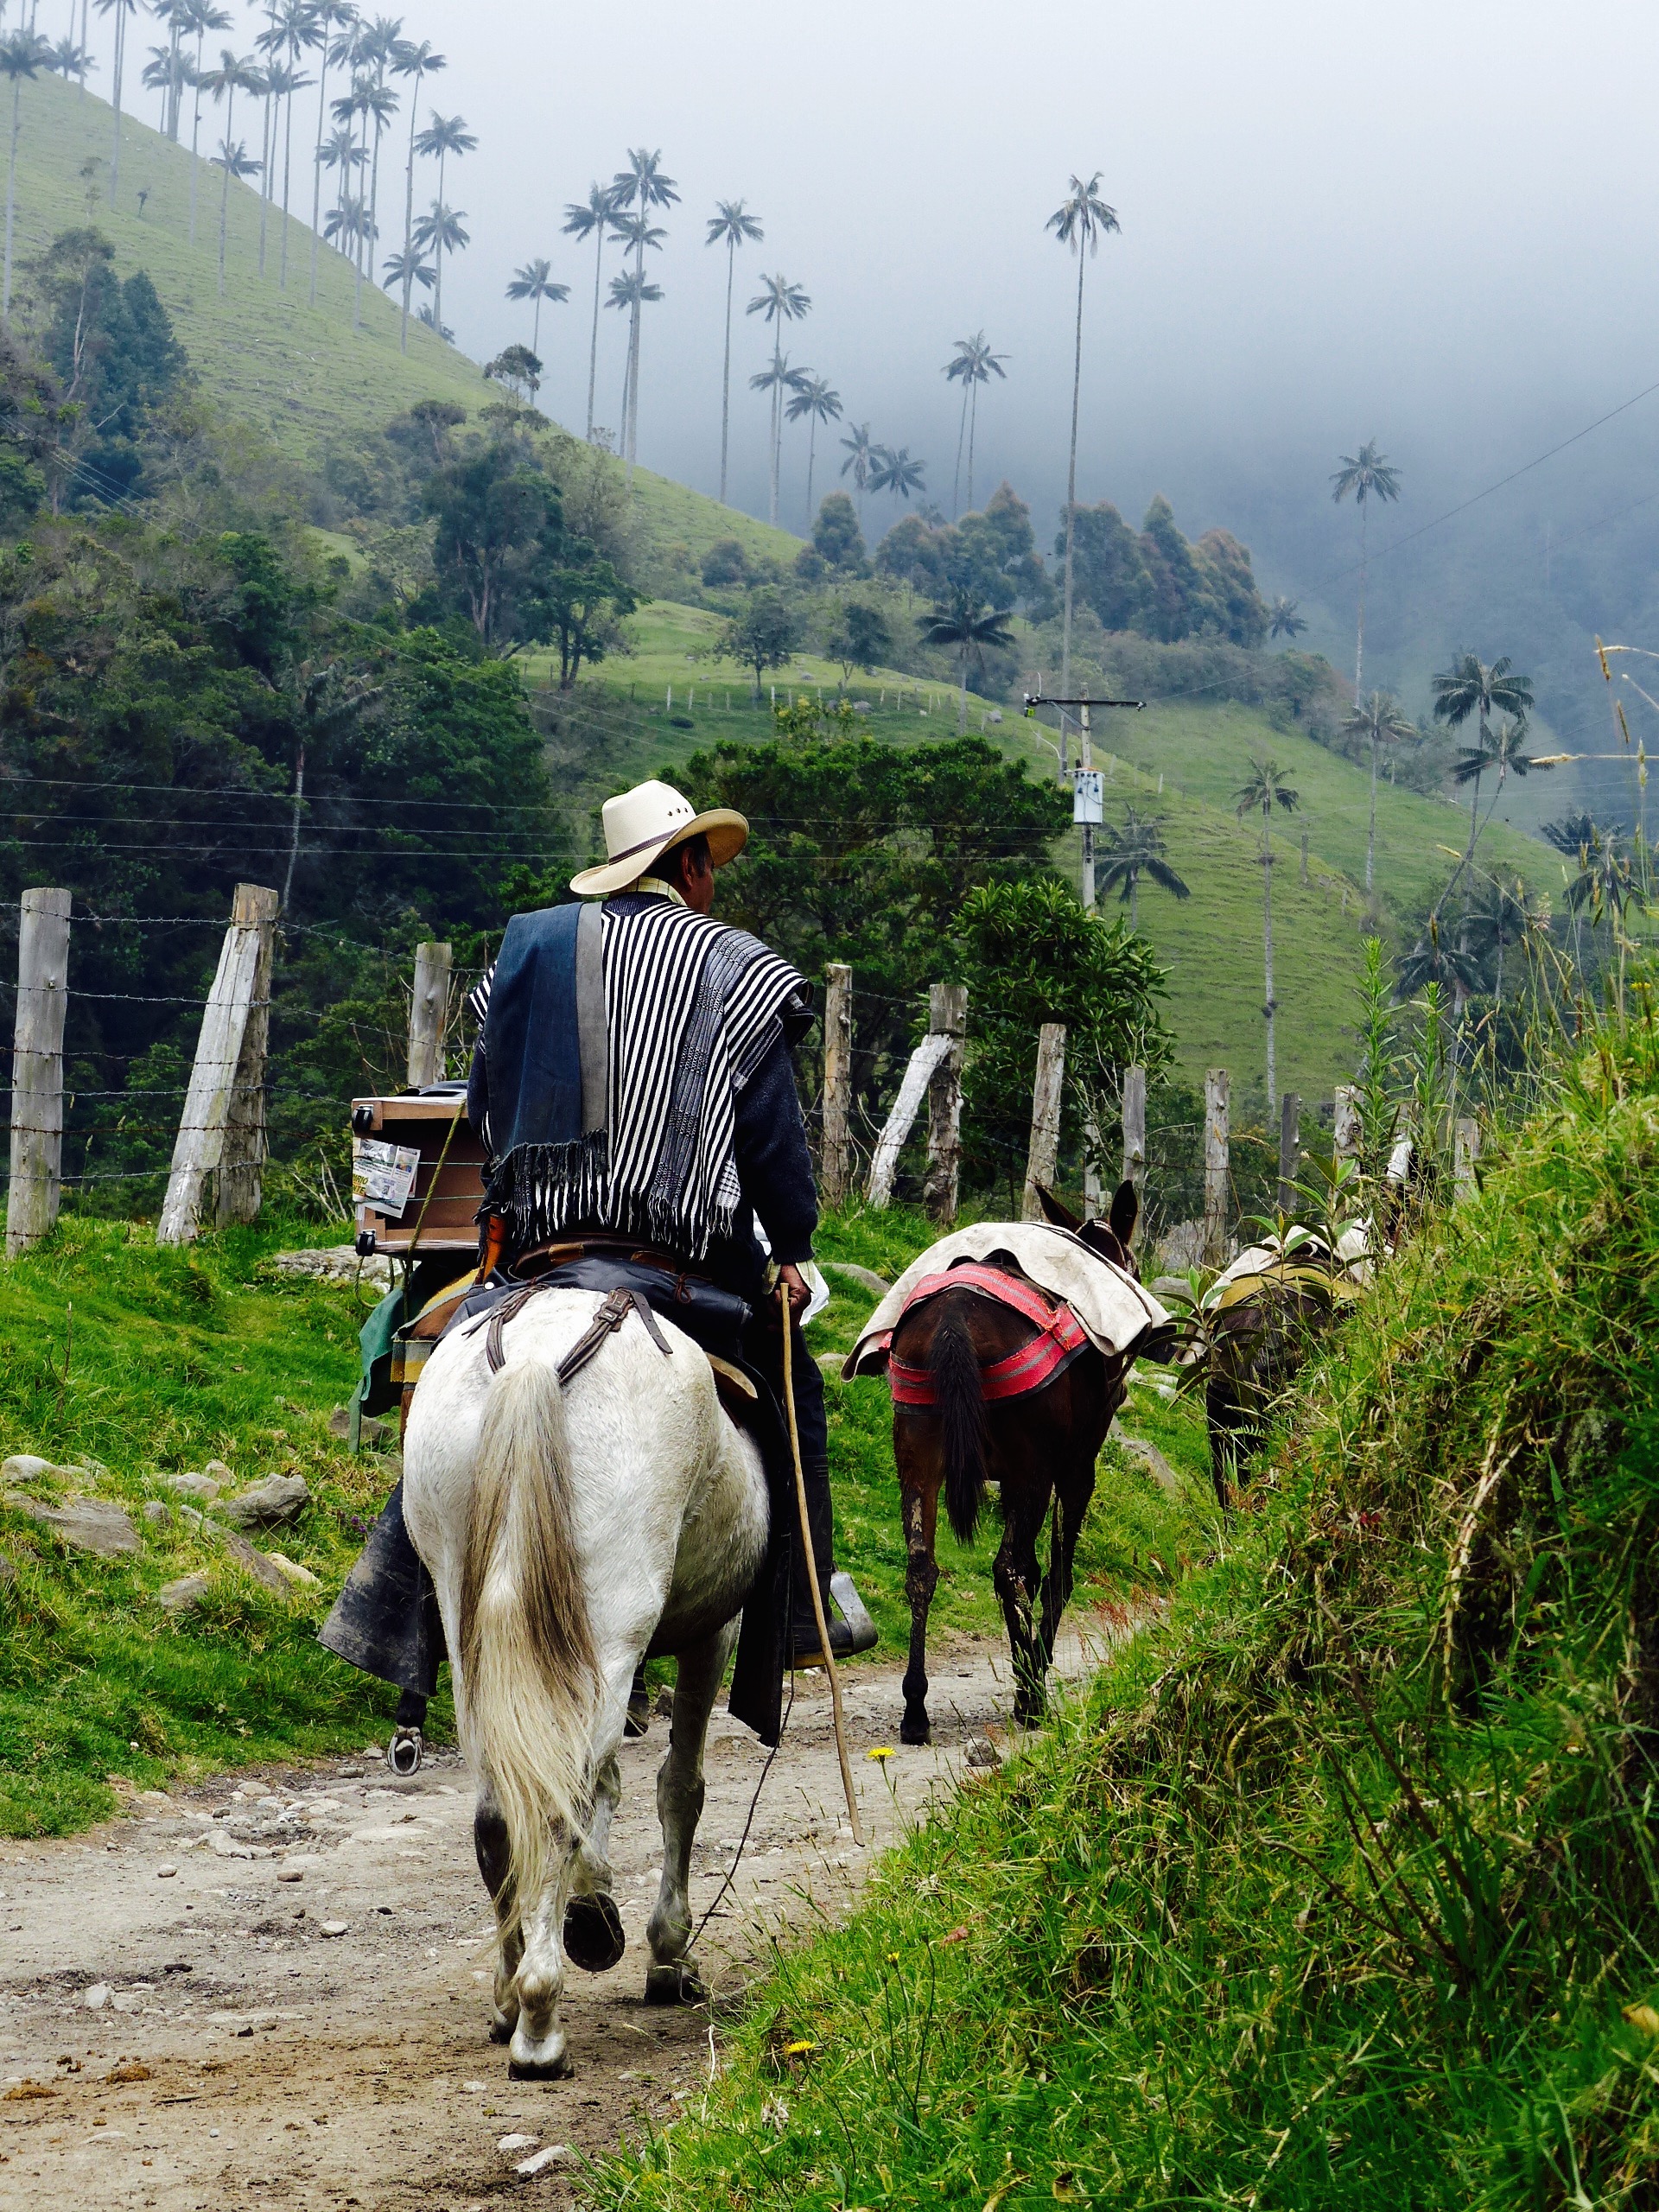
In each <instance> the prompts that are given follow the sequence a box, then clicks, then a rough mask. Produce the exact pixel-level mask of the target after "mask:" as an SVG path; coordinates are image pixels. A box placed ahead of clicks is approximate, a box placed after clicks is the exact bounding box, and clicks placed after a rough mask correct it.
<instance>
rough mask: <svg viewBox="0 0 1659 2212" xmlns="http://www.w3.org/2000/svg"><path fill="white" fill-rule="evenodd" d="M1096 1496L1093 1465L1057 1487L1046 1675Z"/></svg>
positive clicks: (1046, 1595)
mask: <svg viewBox="0 0 1659 2212" xmlns="http://www.w3.org/2000/svg"><path fill="white" fill-rule="evenodd" d="M1094 1494H1095V1470H1094V1464H1093V1462H1092V1461H1090V1465H1088V1466H1087V1467H1085V1468H1084V1471H1083V1472H1082V1473H1081V1474H1080V1475H1077V1476H1074V1477H1072V1478H1071V1479H1070V1480H1066V1481H1062V1482H1058V1483H1057V1484H1055V1485H1054V1520H1053V1524H1052V1527H1051V1529H1050V1530H1049V1540H1048V1573H1046V1575H1045V1576H1044V1577H1043V1625H1042V1634H1041V1637H1040V1648H1041V1653H1042V1662H1043V1672H1044V1674H1045V1675H1046V1674H1047V1672H1048V1670H1049V1669H1050V1668H1051V1667H1052V1665H1053V1663H1054V1646H1055V1643H1056V1642H1057V1641H1058V1637H1059V1633H1060V1615H1061V1614H1062V1613H1063V1612H1064V1611H1065V1609H1066V1607H1067V1606H1068V1605H1070V1604H1071V1590H1072V1577H1071V1567H1072V1561H1073V1560H1074V1559H1075V1558H1076V1556H1077V1538H1078V1536H1079V1535H1080V1534H1081V1533H1082V1529H1083V1516H1084V1514H1085V1513H1087V1511H1088V1510H1089V1501H1090V1498H1091V1497H1093V1496H1094Z"/></svg>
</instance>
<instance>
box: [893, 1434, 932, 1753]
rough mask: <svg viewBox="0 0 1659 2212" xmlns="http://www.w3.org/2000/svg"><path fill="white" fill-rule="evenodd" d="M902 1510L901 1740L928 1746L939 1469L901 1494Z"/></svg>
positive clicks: (901, 1741) (929, 1734) (906, 1742)
mask: <svg viewBox="0 0 1659 2212" xmlns="http://www.w3.org/2000/svg"><path fill="white" fill-rule="evenodd" d="M901 1508H902V1510H903V1513H904V1521H905V1548H906V1552H907V1554H908V1555H909V1556H908V1562H907V1564H906V1568H905V1595H906V1598H908V1599H909V1600H910V1663H909V1664H908V1665H907V1666H906V1669H905V1679H904V1681H903V1683H902V1685H901V1688H903V1690H904V1694H905V1717H904V1719H902V1720H901V1721H900V1722H899V1742H900V1743H901V1744H925V1743H926V1742H927V1741H928V1740H929V1738H930V1736H931V1728H930V1726H929V1724H928V1718H927V1616H928V1611H929V1609H930V1607H931V1605H932V1603H933V1592H935V1590H937V1589H938V1584H939V1570H938V1563H937V1561H936V1560H935V1559H934V1556H933V1545H934V1538H935V1535H936V1533H937V1531H938V1519H939V1484H938V1471H937V1468H936V1469H935V1470H934V1472H933V1479H932V1480H931V1481H928V1480H925V1479H924V1480H923V1482H922V1484H921V1485H920V1487H918V1488H917V1489H914V1490H912V1489H910V1488H908V1487H906V1489H905V1490H904V1491H902V1492H901Z"/></svg>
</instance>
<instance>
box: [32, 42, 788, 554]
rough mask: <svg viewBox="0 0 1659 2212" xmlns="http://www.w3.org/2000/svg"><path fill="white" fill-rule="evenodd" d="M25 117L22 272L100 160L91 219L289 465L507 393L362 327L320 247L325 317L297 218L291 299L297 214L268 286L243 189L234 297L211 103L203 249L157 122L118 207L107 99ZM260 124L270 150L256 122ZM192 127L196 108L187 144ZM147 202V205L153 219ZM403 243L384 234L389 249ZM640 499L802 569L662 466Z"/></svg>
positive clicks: (388, 323)
mask: <svg viewBox="0 0 1659 2212" xmlns="http://www.w3.org/2000/svg"><path fill="white" fill-rule="evenodd" d="M143 99H144V105H145V107H146V109H147V110H151V111H153V107H154V102H153V100H152V99H151V96H150V95H149V94H148V93H146V94H145V95H144V96H143ZM245 119H246V118H245ZM251 120H252V130H253V138H254V150H255V151H256V153H257V140H258V118H257V114H256V115H254V116H253V117H252V119H251ZM188 121H189V118H188V112H187V115H186V118H185V127H186V130H187V133H188ZM304 134H305V125H304V124H303V122H302V118H301V116H300V115H299V113H297V112H296V118H295V134H294V135H295V144H294V186H293V197H292V200H291V203H290V204H291V206H292V207H293V208H294V209H295V211H296V213H297V212H298V211H299V210H300V209H301V208H302V207H303V209H304V211H305V212H306V213H308V212H309V208H310V177H311V166H310V161H309V155H308V141H307V140H306V138H305V135H304ZM113 136H114V131H113V118H112V116H111V110H110V108H109V107H108V105H106V104H105V102H104V101H103V100H101V99H99V98H98V97H97V96H96V94H94V93H92V92H89V93H88V94H87V95H86V98H85V99H82V97H81V95H80V93H79V91H78V90H77V89H76V88H75V87H74V86H70V85H67V84H65V83H64V82H63V80H62V79H60V78H56V77H52V76H42V77H41V78H39V79H35V81H34V82H32V83H25V84H24V86H23V87H22V136H21V138H20V141H19V150H18V160H17V237H16V256H17V258H18V260H19V261H20V262H21V261H22V260H24V259H27V258H28V257H29V256H30V255H31V254H35V253H37V252H39V251H41V250H42V249H43V248H44V247H45V246H46V245H48V244H49V242H50V241H51V239H52V238H54V237H56V236H57V234H58V233H59V232H61V231H65V230H68V229H70V228H73V227H74V226H79V225H81V224H85V223H86V221H88V219H89V215H88V207H87V186H86V181H85V180H84V179H83V178H82V176H81V175H80V174H79V171H80V168H81V166H82V164H83V163H84V162H87V161H89V160H90V161H93V162H98V163H99V165H100V166H99V168H98V170H97V172H96V175H95V176H94V179H93V183H94V185H95V186H96V188H97V189H98V193H99V197H98V199H97V200H96V202H95V203H94V205H93V206H92V211H91V215H90V219H91V220H92V222H93V223H95V224H96V225H97V226H98V228H99V229H100V230H101V231H103V232H105V235H106V236H107V237H108V238H109V239H110V240H111V244H112V245H114V247H115V250H116V259H117V264H118V268H119V269H120V270H121V272H122V273H123V274H124V275H126V274H129V273H130V271H131V270H135V269H143V270H147V271H148V272H149V277H150V280H151V282H152V283H154V284H155V286H156V290H157V292H158V293H159V294H160V295H161V298H162V304H163V306H164V307H165V308H167V311H168V315H170V316H171V317H172V318H173V322H174V327H175V333H176V334H177V336H178V338H179V340H180V341H181V343H182V345H183V346H184V347H185V350H186V352H187V353H188V355H189V357H190V362H191V365H192V367H193V368H194V371H195V372H196V374H197V376H198V377H199V378H200V383H201V386H202V389H203V391H205V392H206V393H207V395H208V396H209V397H211V398H213V399H214V400H216V401H218V402H219V404H220V405H221V406H222V407H223V409H224V410H225V411H226V413H227V414H228V415H230V416H233V417H238V418H240V419H241V420H243V421H245V422H246V423H251V424H252V425H254V426H255V427H256V428H257V429H258V430H259V431H260V432H261V433H263V435H264V436H265V437H266V438H268V439H269V440H270V442H271V443H272V444H273V445H274V446H276V448H277V449H278V450H279V451H280V452H281V453H282V454H284V455H286V456H287V457H288V458H289V459H290V460H292V461H297V462H299V463H301V464H302V465H303V466H306V467H313V466H315V463H316V462H317V461H318V460H319V459H320V458H321V454H322V452H323V450H324V448H326V447H327V445H328V444H329V443H330V442H332V441H336V440H344V441H350V440H352V439H354V438H361V437H364V436H365V435H370V434H372V433H373V432H377V431H378V430H379V429H382V428H383V427H384V426H385V423H388V422H389V421H390V420H391V417H392V416H394V415H396V414H397V413H399V412H400V411H401V410H404V409H405V408H408V407H410V406H411V405H413V404H414V403H415V402H416V400H420V399H449V400H454V401H457V402H459V403H460V404H461V406H463V407H465V408H467V410H469V411H474V410H477V409H478V408H479V407H480V406H482V405H484V404H486V402H488V401H489V400H490V399H491V398H493V397H499V388H498V387H496V386H494V385H486V383H485V382H484V381H483V378H482V376H481V374H480V366H479V365H478V364H477V363H475V362H473V361H470V360H468V359H467V357H466V355H465V354H463V353H460V352H458V351H457V350H456V348H455V347H454V346H448V345H446V344H444V343H443V341H442V340H441V339H440V338H439V337H438V336H437V334H435V332H434V331H431V330H429V329H427V328H426V327H424V326H423V325H421V324H418V323H416V321H414V319H413V317H412V316H411V318H410V331H409V351H408V353H406V354H405V353H402V352H401V351H400V350H399V345H398V326H399V321H400V310H399V307H398V305H397V302H394V301H393V300H392V299H391V298H390V297H389V296H387V295H386V294H385V293H384V292H382V291H380V290H378V289H377V288H376V287H374V286H373V285H371V284H366V283H365V286H364V288H363V298H362V311H361V327H360V328H359V329H356V330H353V327H352V307H353V275H352V269H351V264H350V263H349V262H348V261H347V260H346V257H345V256H344V255H342V254H340V253H336V252H335V251H334V249H333V248H332V247H331V246H328V245H321V244H320V245H319V247H318V254H317V264H318V267H317V304H316V306H315V308H314V307H312V306H311V305H310V249H311V234H310V232H309V231H308V229H307V228H306V227H305V226H304V225H302V223H300V222H298V221H291V222H290V230H289V265H288V289H287V290H286V292H283V291H282V290H281V289H279V288H278V281H277V278H278V269H279V262H280V254H281V238H280V232H281V209H280V207H277V209H275V210H273V211H272V213H271V215H270V232H269V235H268V240H267V256H266V276H265V277H264V280H263V281H262V280H261V278H260V277H259V274H258V250H259V198H258V194H257V192H256V191H255V190H254V189H253V188H251V187H250V186H248V185H241V184H236V183H232V186H231V192H230V202H229V219H228V223H227V230H226V280H225V290H224V293H223V295H222V296H221V294H220V292H219V188H220V184H221V176H220V173H219V170H217V169H215V168H212V167H210V166H209V164H208V162H207V159H206V155H207V150H208V149H209V148H210V147H211V146H213V145H216V144H217V143H219V138H220V137H222V136H223V118H222V116H221V115H220V113H219V111H218V110H216V109H213V108H212V107H211V105H208V104H206V103H205V104H204V111H203V116H202V127H201V145H202V150H203V156H204V158H203V160H202V162H201V166H200V175H199V177H198V180H197V193H198V199H197V207H196V242H195V245H194V247H193V246H192V245H191V244H190V237H189V195H190V149H189V146H188V143H186V144H185V145H183V146H175V145H173V144H172V143H170V142H169V141H168V139H166V138H164V137H162V135H161V133H160V132H158V131H156V130H151V129H149V127H148V125H147V124H143V123H140V122H138V121H137V120H136V119H135V118H132V117H131V116H130V115H129V116H127V117H124V118H123V123H122V144H121V175H120V187H119V200H118V203H117V204H115V205H113V206H111V201H110V194H109V160H110V154H111V146H112V143H113ZM391 168H392V172H393V173H392V175H391V178H390V180H388V176H387V174H386V169H385V164H384V163H383V168H382V176H381V207H382V228H383V230H385V228H386V227H387V226H388V224H389V223H393V222H396V221H397V220H398V219H400V218H401V212H402V188H403V171H402V168H401V166H400V165H399V164H398V163H397V161H396V159H395V157H394V158H393V160H392V162H391ZM141 190H143V191H144V192H145V193H146V194H148V197H147V199H146V200H145V203H144V208H143V214H142V215H141V214H140V213H139V210H138V194H139V192H140V191H141ZM325 194H326V187H325ZM394 202H395V203H396V206H395V207H393V203H394ZM325 204H326V199H325ZM399 244H401V240H392V239H391V238H383V239H382V242H381V250H382V253H383V254H384V253H386V252H390V251H392V249H393V246H394V245H399ZM635 494H636V498H637V500H638V503H639V516H640V519H641V521H642V523H643V524H644V527H645V533H646V535H647V536H648V537H650V538H652V540H654V541H655V543H656V544H657V546H658V549H659V550H660V549H666V548H668V547H670V546H672V545H676V544H678V545H683V546H685V547H686V548H688V549H689V550H690V552H691V553H692V554H693V555H694V556H697V555H700V554H701V553H702V551H703V550H706V548H707V547H709V545H711V544H713V543H715V541H716V540H717V539H720V538H722V537H735V538H737V539H739V540H740V541H741V543H742V544H743V545H744V546H745V548H746V549H747V550H748V551H749V552H750V553H751V554H752V555H754V556H758V557H764V558H771V559H774V560H782V561H785V562H787V561H790V560H792V559H793V558H794V556H795V554H796V552H797V551H798V548H799V541H798V539H795V538H793V537H790V536H788V535H787V533H786V532H785V531H775V530H772V529H771V528H769V527H768V526H767V525H766V524H764V523H760V522H757V521H756V520H754V518H753V517H752V516H749V515H746V514H742V513H741V512H739V511H738V510H737V509H735V508H732V507H722V506H721V505H719V503H718V502H717V501H715V500H714V499H706V498H704V497H703V496H702V494H701V493H696V492H693V491H691V490H690V489H689V488H688V487H687V486H684V485H682V484H676V483H673V482H671V481H670V480H669V479H667V478H666V477H662V476H658V475H655V474H652V471H650V470H649V469H643V468H642V469H640V470H639V471H638V472H637V474H636V476H635Z"/></svg>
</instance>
